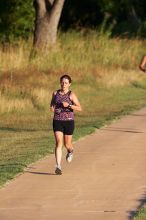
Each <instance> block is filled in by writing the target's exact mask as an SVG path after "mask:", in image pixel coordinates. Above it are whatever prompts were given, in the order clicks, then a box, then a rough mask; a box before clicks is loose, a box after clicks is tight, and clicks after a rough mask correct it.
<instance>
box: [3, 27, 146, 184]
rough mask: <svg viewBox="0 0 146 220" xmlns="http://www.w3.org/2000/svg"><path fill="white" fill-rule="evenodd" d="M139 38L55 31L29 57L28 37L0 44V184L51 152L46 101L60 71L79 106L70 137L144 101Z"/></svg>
mask: <svg viewBox="0 0 146 220" xmlns="http://www.w3.org/2000/svg"><path fill="white" fill-rule="evenodd" d="M145 43H146V42H145V41H141V40H138V39H131V40H128V39H118V38H116V39H108V38H107V37H106V36H98V35H97V33H96V32H93V31H91V32H89V33H84V32H83V33H74V32H70V33H64V34H61V33H60V34H59V38H58V42H57V45H56V46H55V47H54V48H50V50H49V51H47V52H46V53H45V54H40V55H38V56H37V57H35V58H34V59H33V60H31V61H30V60H29V59H28V57H29V54H30V50H31V41H30V42H23V41H20V42H17V45H16V44H14V45H7V46H6V47H1V48H0V185H1V186H2V185H3V184H5V183H6V182H7V181H8V180H11V179H12V178H14V177H15V176H16V175H17V174H18V173H20V172H23V170H24V168H25V167H27V165H28V164H30V163H32V162H34V161H36V160H38V159H40V158H42V157H44V156H45V155H47V154H49V153H53V152H54V138H53V132H52V117H53V115H52V113H51V112H50V111H49V103H50V99H51V95H52V92H53V91H54V90H56V89H58V87H59V77H60V76H61V75H62V74H63V73H69V74H70V75H71V76H72V78H73V83H72V90H73V91H75V93H76V94H77V95H78V97H79V99H80V102H81V104H82V107H83V112H81V113H77V114H76V130H75V135H74V140H77V139H78V138H80V137H82V136H84V135H86V134H90V133H92V132H94V131H95V129H98V128H100V127H101V126H103V125H105V124H108V123H110V122H111V121H112V120H113V119H116V118H118V117H120V116H122V115H125V114H128V113H129V112H130V111H132V110H135V109H139V108H141V107H143V106H146V75H145V74H144V73H142V72H140V71H139V69H138V65H139V62H140V59H141V56H142V55H143V54H144V52H145V50H146V46H145V45H146V44H145Z"/></svg>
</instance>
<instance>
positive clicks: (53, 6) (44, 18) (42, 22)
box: [33, 0, 65, 50]
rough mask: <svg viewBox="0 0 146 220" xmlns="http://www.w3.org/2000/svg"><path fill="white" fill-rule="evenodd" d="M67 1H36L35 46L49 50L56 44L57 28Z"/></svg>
mask: <svg viewBox="0 0 146 220" xmlns="http://www.w3.org/2000/svg"><path fill="white" fill-rule="evenodd" d="M64 1H65V0H34V7H35V10H36V20H35V30H34V41H33V46H34V48H35V49H42V50H44V49H47V48H48V46H50V45H52V44H54V43H55V42H56V36H57V28H58V23H59V19H60V16H61V12H62V9H63V5H64Z"/></svg>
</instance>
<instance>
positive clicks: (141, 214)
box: [134, 206, 146, 220]
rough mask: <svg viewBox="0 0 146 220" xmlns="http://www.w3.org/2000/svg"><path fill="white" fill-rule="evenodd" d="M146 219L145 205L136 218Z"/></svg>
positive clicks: (138, 219) (139, 219) (136, 219)
mask: <svg viewBox="0 0 146 220" xmlns="http://www.w3.org/2000/svg"><path fill="white" fill-rule="evenodd" d="M145 219H146V207H145V206H144V207H142V208H141V209H140V210H139V212H138V213H137V214H136V215H135V217H134V220H145Z"/></svg>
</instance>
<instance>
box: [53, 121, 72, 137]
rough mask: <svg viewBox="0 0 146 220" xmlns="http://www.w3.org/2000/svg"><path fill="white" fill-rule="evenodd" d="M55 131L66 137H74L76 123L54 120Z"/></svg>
mask: <svg viewBox="0 0 146 220" xmlns="http://www.w3.org/2000/svg"><path fill="white" fill-rule="evenodd" d="M53 131H54V132H55V131H61V132H62V133H63V134H64V135H72V134H73V132H74V121H73V120H71V121H61V120H53Z"/></svg>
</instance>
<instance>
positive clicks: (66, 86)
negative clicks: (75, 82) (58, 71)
mask: <svg viewBox="0 0 146 220" xmlns="http://www.w3.org/2000/svg"><path fill="white" fill-rule="evenodd" d="M60 85H61V89H62V90H63V91H64V90H69V87H70V85H71V83H70V82H69V80H68V79H65V78H63V79H62V80H61V82H60Z"/></svg>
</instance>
